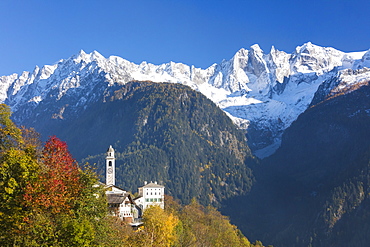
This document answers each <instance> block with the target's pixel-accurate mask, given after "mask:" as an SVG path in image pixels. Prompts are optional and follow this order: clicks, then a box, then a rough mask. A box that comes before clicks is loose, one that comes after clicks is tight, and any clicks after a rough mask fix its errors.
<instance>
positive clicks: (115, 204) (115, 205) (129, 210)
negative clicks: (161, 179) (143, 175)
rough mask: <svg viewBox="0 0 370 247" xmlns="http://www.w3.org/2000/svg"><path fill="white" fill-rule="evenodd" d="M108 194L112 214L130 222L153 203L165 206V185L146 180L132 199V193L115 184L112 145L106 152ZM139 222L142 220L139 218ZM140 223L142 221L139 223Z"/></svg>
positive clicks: (139, 216)
mask: <svg viewBox="0 0 370 247" xmlns="http://www.w3.org/2000/svg"><path fill="white" fill-rule="evenodd" d="M105 160H106V177H105V181H106V186H107V187H106V195H107V199H108V207H109V212H110V214H111V215H114V216H118V217H120V218H121V219H122V220H124V221H125V222H128V223H137V222H138V219H140V218H141V216H142V212H143V210H145V209H146V208H148V207H149V206H151V205H159V206H160V207H161V208H164V186H162V185H159V184H157V182H154V183H152V182H150V183H147V182H145V185H144V186H143V187H140V188H139V195H138V197H137V198H135V199H132V197H131V194H130V193H128V192H127V191H125V190H124V189H121V188H119V187H117V186H116V185H115V176H116V174H115V166H116V162H115V155H114V149H113V147H112V146H109V148H108V150H107V154H106V158H105ZM139 222H141V221H140V220H139ZM139 224H140V223H139Z"/></svg>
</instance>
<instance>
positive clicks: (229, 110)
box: [0, 42, 370, 158]
mask: <svg viewBox="0 0 370 247" xmlns="http://www.w3.org/2000/svg"><path fill="white" fill-rule="evenodd" d="M368 67H370V50H369V51H362V52H349V53H345V52H342V51H339V50H336V49H334V48H331V47H321V46H317V45H314V44H312V43H310V42H308V43H305V44H303V45H302V46H298V47H297V48H296V49H295V50H294V52H292V53H291V54H288V53H286V52H284V51H279V50H277V49H276V48H275V47H272V48H271V50H270V52H269V53H265V52H264V51H263V50H262V49H261V48H260V47H259V46H258V45H257V44H255V45H253V46H251V47H250V49H249V50H247V49H244V48H242V49H240V50H239V51H237V52H236V54H235V55H234V56H233V57H232V58H231V59H230V60H223V61H221V63H219V64H216V63H215V64H213V65H211V66H210V67H208V68H206V69H202V68H196V67H195V66H189V65H186V64H182V63H174V62H169V63H165V64H161V65H154V64H151V63H148V62H145V61H144V62H142V63H140V64H135V63H132V62H130V61H128V60H125V59H123V58H121V57H118V56H110V57H108V58H105V57H104V56H102V55H101V54H99V53H98V52H97V51H94V52H91V53H90V54H87V53H85V52H84V51H83V50H81V51H80V52H78V53H77V54H76V55H73V56H71V57H70V58H68V59H62V60H60V61H58V62H57V63H56V64H54V65H45V66H43V67H42V68H39V67H37V66H36V67H35V69H34V70H33V71H32V72H26V71H25V72H23V73H22V74H20V75H18V74H12V75H8V76H1V77H0V102H2V103H6V104H8V105H9V106H10V107H11V109H12V111H13V112H14V113H15V114H14V115H15V121H16V122H17V123H20V124H21V123H22V122H23V121H24V120H25V119H27V117H29V113H30V112H32V111H33V110H34V109H35V108H36V107H37V106H38V105H39V104H40V103H42V102H49V103H48V104H49V106H50V105H52V104H53V102H58V101H63V102H64V101H65V104H64V105H63V107H60V108H59V109H54V111H55V112H54V114H57V116H60V118H61V119H62V118H63V116H62V115H63V114H64V110H65V108H66V107H69V108H71V109H73V110H74V111H75V112H76V114H77V112H78V111H79V110H83V109H85V108H86V106H87V105H88V104H90V103H92V102H95V101H97V100H101V99H102V98H103V96H104V95H106V94H107V93H108V91H109V89H110V88H112V87H113V86H117V85H123V84H125V83H127V82H129V81H133V80H137V81H146V80H149V81H153V82H170V83H181V84H184V85H187V86H189V87H191V88H193V89H194V90H197V91H199V92H201V93H202V94H204V95H205V96H206V97H208V98H209V99H211V100H212V101H213V102H214V103H215V104H217V105H218V106H219V107H220V108H221V109H222V110H224V111H225V112H226V114H227V115H228V116H229V117H230V118H231V119H232V120H233V121H234V123H235V124H237V125H238V126H239V127H240V128H241V129H243V130H245V131H246V135H247V138H248V145H249V146H250V147H251V149H252V150H253V152H254V154H255V155H256V156H258V157H260V158H264V157H267V156H269V155H271V154H272V153H273V152H274V151H275V150H276V149H277V148H278V147H279V145H280V142H281V138H282V134H283V132H284V130H285V129H286V128H288V127H289V126H290V125H291V124H292V122H293V121H295V120H296V119H297V117H298V116H299V115H300V114H301V113H303V112H304V111H305V110H306V109H307V108H308V107H310V106H312V102H313V101H314V98H315V97H316V98H318V97H319V95H321V96H320V97H323V96H325V95H327V94H330V93H331V94H333V93H335V92H336V91H340V90H342V89H343V88H345V87H348V86H350V85H352V84H355V83H361V82H366V81H369V79H370V71H369V69H368ZM17 113H18V114H17ZM65 117H66V116H65Z"/></svg>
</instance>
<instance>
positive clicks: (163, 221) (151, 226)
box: [142, 206, 179, 247]
mask: <svg viewBox="0 0 370 247" xmlns="http://www.w3.org/2000/svg"><path fill="white" fill-rule="evenodd" d="M143 219H144V224H145V227H144V230H143V231H142V237H144V239H143V240H144V241H145V246H156V247H160V246H166V247H167V246H172V245H173V244H174V243H175V242H176V241H177V235H176V231H175V228H176V226H177V224H178V223H179V219H178V218H177V217H176V216H175V215H173V214H172V213H169V212H165V211H164V210H163V209H162V208H160V207H159V206H152V207H149V208H147V209H146V210H145V212H144V215H143Z"/></svg>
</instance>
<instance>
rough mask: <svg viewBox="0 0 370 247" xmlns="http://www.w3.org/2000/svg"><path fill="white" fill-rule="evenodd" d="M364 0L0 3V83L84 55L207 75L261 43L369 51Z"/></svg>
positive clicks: (369, 9) (368, 10) (369, 20)
mask: <svg viewBox="0 0 370 247" xmlns="http://www.w3.org/2000/svg"><path fill="white" fill-rule="evenodd" d="M369 14H370V1H368V0H366V1H365V0H363V1H362V0H361V1H357V0H352V1H347V0H320V1H319V0H314V1H312V0H311V1H301V0H295V1H287V0H253V1H248V0H238V1H236V0H228V1H226V0H224V1H220V0H213V1H208V0H204V1H202V0H186V1H185V0H184V1H179V0H163V1H156V0H130V1H126V0H105V1H95V0H89V1H81V0H79V1H78V0H63V1H44V0H38V1H37V0H28V1H26V0H24V1H18V0H13V1H12V0H1V1H0V76H2V75H10V74H12V73H21V72H22V71H32V70H33V69H34V67H35V66H36V65H38V66H43V65H45V64H54V63H55V62H57V61H58V60H59V59H62V58H68V57H70V56H72V55H73V54H76V53H78V52H79V50H81V49H83V50H84V51H86V52H92V51H93V50H97V51H98V52H100V53H101V54H102V55H104V56H105V57H108V56H110V55H117V56H120V57H123V58H125V59H127V60H129V61H132V62H135V63H140V62H142V61H147V62H150V63H154V64H161V63H165V62H169V61H174V62H182V63H186V64H189V65H194V66H196V67H201V68H206V67H208V66H210V65H211V64H213V63H219V62H221V61H222V59H230V58H231V57H232V56H233V55H234V54H235V53H236V52H237V50H239V49H240V48H247V49H249V47H250V46H251V45H253V44H256V43H257V44H259V45H260V46H261V48H262V49H263V50H264V51H265V52H266V53H268V52H269V50H270V48H271V46H272V45H274V46H275V47H276V48H277V49H279V50H283V51H286V52H288V53H291V52H292V51H293V50H294V49H295V47H296V46H299V45H302V44H303V43H305V42H308V41H310V42H312V43H314V44H317V45H320V46H330V47H334V48H336V49H339V50H342V51H364V50H368V49H370V31H369V26H370V15H369Z"/></svg>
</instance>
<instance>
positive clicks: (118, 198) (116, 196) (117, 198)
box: [107, 193, 127, 204]
mask: <svg viewBox="0 0 370 247" xmlns="http://www.w3.org/2000/svg"><path fill="white" fill-rule="evenodd" d="M126 197H127V195H126V194H124V193H112V194H107V199H108V203H110V204H113V203H115V204H117V203H118V204H121V203H123V202H124V201H125V199H126Z"/></svg>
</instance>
